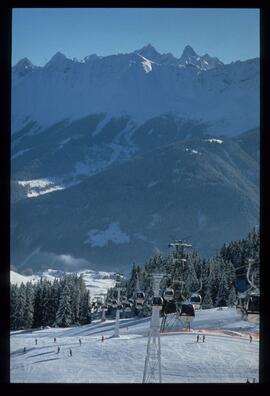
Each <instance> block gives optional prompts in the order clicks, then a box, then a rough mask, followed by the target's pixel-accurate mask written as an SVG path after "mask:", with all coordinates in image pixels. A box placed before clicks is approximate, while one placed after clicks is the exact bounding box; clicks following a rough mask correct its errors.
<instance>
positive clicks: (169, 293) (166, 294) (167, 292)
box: [163, 287, 174, 301]
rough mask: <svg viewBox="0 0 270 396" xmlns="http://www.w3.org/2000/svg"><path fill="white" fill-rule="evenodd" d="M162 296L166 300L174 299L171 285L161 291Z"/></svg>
mask: <svg viewBox="0 0 270 396" xmlns="http://www.w3.org/2000/svg"><path fill="white" fill-rule="evenodd" d="M163 298H164V300H166V301H172V300H173V299H174V291H173V289H172V288H171V287H167V288H166V289H165V291H164V293H163Z"/></svg>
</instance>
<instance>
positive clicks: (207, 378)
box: [10, 307, 259, 383]
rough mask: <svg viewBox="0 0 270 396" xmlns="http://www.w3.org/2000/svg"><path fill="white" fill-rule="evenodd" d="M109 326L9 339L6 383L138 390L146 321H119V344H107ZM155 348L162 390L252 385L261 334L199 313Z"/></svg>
mask: <svg viewBox="0 0 270 396" xmlns="http://www.w3.org/2000/svg"><path fill="white" fill-rule="evenodd" d="M114 326H115V320H114V319H111V320H109V319H107V320H106V322H102V321H101V320H95V321H93V322H92V323H91V324H89V325H84V326H78V327H70V328H48V329H43V330H32V332H31V331H14V332H12V333H11V365H10V368H11V371H10V373H11V382H14V383H15V382H17V383H18V382H24V383H39V382H43V383H50V382H51V383H55V382H57V383H142V376H143V371H144V363H145V356H146V348H147V342H148V332H149V327H150V317H147V318H141V319H140V318H130V319H120V321H119V337H113V334H114ZM197 335H199V336H200V341H199V342H198V343H197V342H196V339H197ZM202 335H205V342H203V341H202ZM250 335H252V337H253V339H252V342H250V338H249V336H250ZM102 336H103V337H104V341H103V342H102ZM54 337H55V338H56V343H55V342H54ZM35 339H37V345H35ZM79 339H81V343H82V345H81V346H80V343H79ZM160 343H161V351H162V356H161V370H162V383H223V382H224V383H226V382H227V383H231V382H234V383H246V381H247V379H249V381H250V382H252V381H253V379H255V381H256V382H258V379H259V326H258V324H255V323H251V322H248V321H245V320H243V319H242V318H241V316H240V315H239V314H238V313H237V311H236V309H235V308H227V307H224V308H222V309H221V308H212V309H205V310H199V311H197V312H196V317H195V318H194V320H193V322H192V324H191V329H190V331H187V330H186V329H185V328H184V327H183V326H182V327H180V326H177V327H175V328H174V329H173V328H170V329H168V330H167V331H166V332H164V333H161V334H160ZM58 346H60V352H59V353H58V354H57V347H58ZM24 347H25V348H26V352H25V353H24V352H23V348H24ZM70 348H71V349H72V351H73V354H72V356H69V349H70Z"/></svg>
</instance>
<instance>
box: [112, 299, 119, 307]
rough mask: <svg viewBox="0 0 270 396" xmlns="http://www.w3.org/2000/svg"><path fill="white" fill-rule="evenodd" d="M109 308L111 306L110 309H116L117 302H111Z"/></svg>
mask: <svg viewBox="0 0 270 396" xmlns="http://www.w3.org/2000/svg"><path fill="white" fill-rule="evenodd" d="M111 306H112V308H117V306H118V303H117V301H116V300H112V302H111Z"/></svg>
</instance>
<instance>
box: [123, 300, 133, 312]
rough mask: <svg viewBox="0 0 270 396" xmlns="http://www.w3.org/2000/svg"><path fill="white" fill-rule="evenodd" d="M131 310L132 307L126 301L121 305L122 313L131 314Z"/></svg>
mask: <svg viewBox="0 0 270 396" xmlns="http://www.w3.org/2000/svg"><path fill="white" fill-rule="evenodd" d="M131 308H132V305H131V304H130V303H129V302H128V301H125V302H124V303H123V310H124V312H131Z"/></svg>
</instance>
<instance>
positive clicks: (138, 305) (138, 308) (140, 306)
mask: <svg viewBox="0 0 270 396" xmlns="http://www.w3.org/2000/svg"><path fill="white" fill-rule="evenodd" d="M135 308H136V309H137V310H139V311H140V310H142V308H143V303H142V302H139V301H136V303H135Z"/></svg>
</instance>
